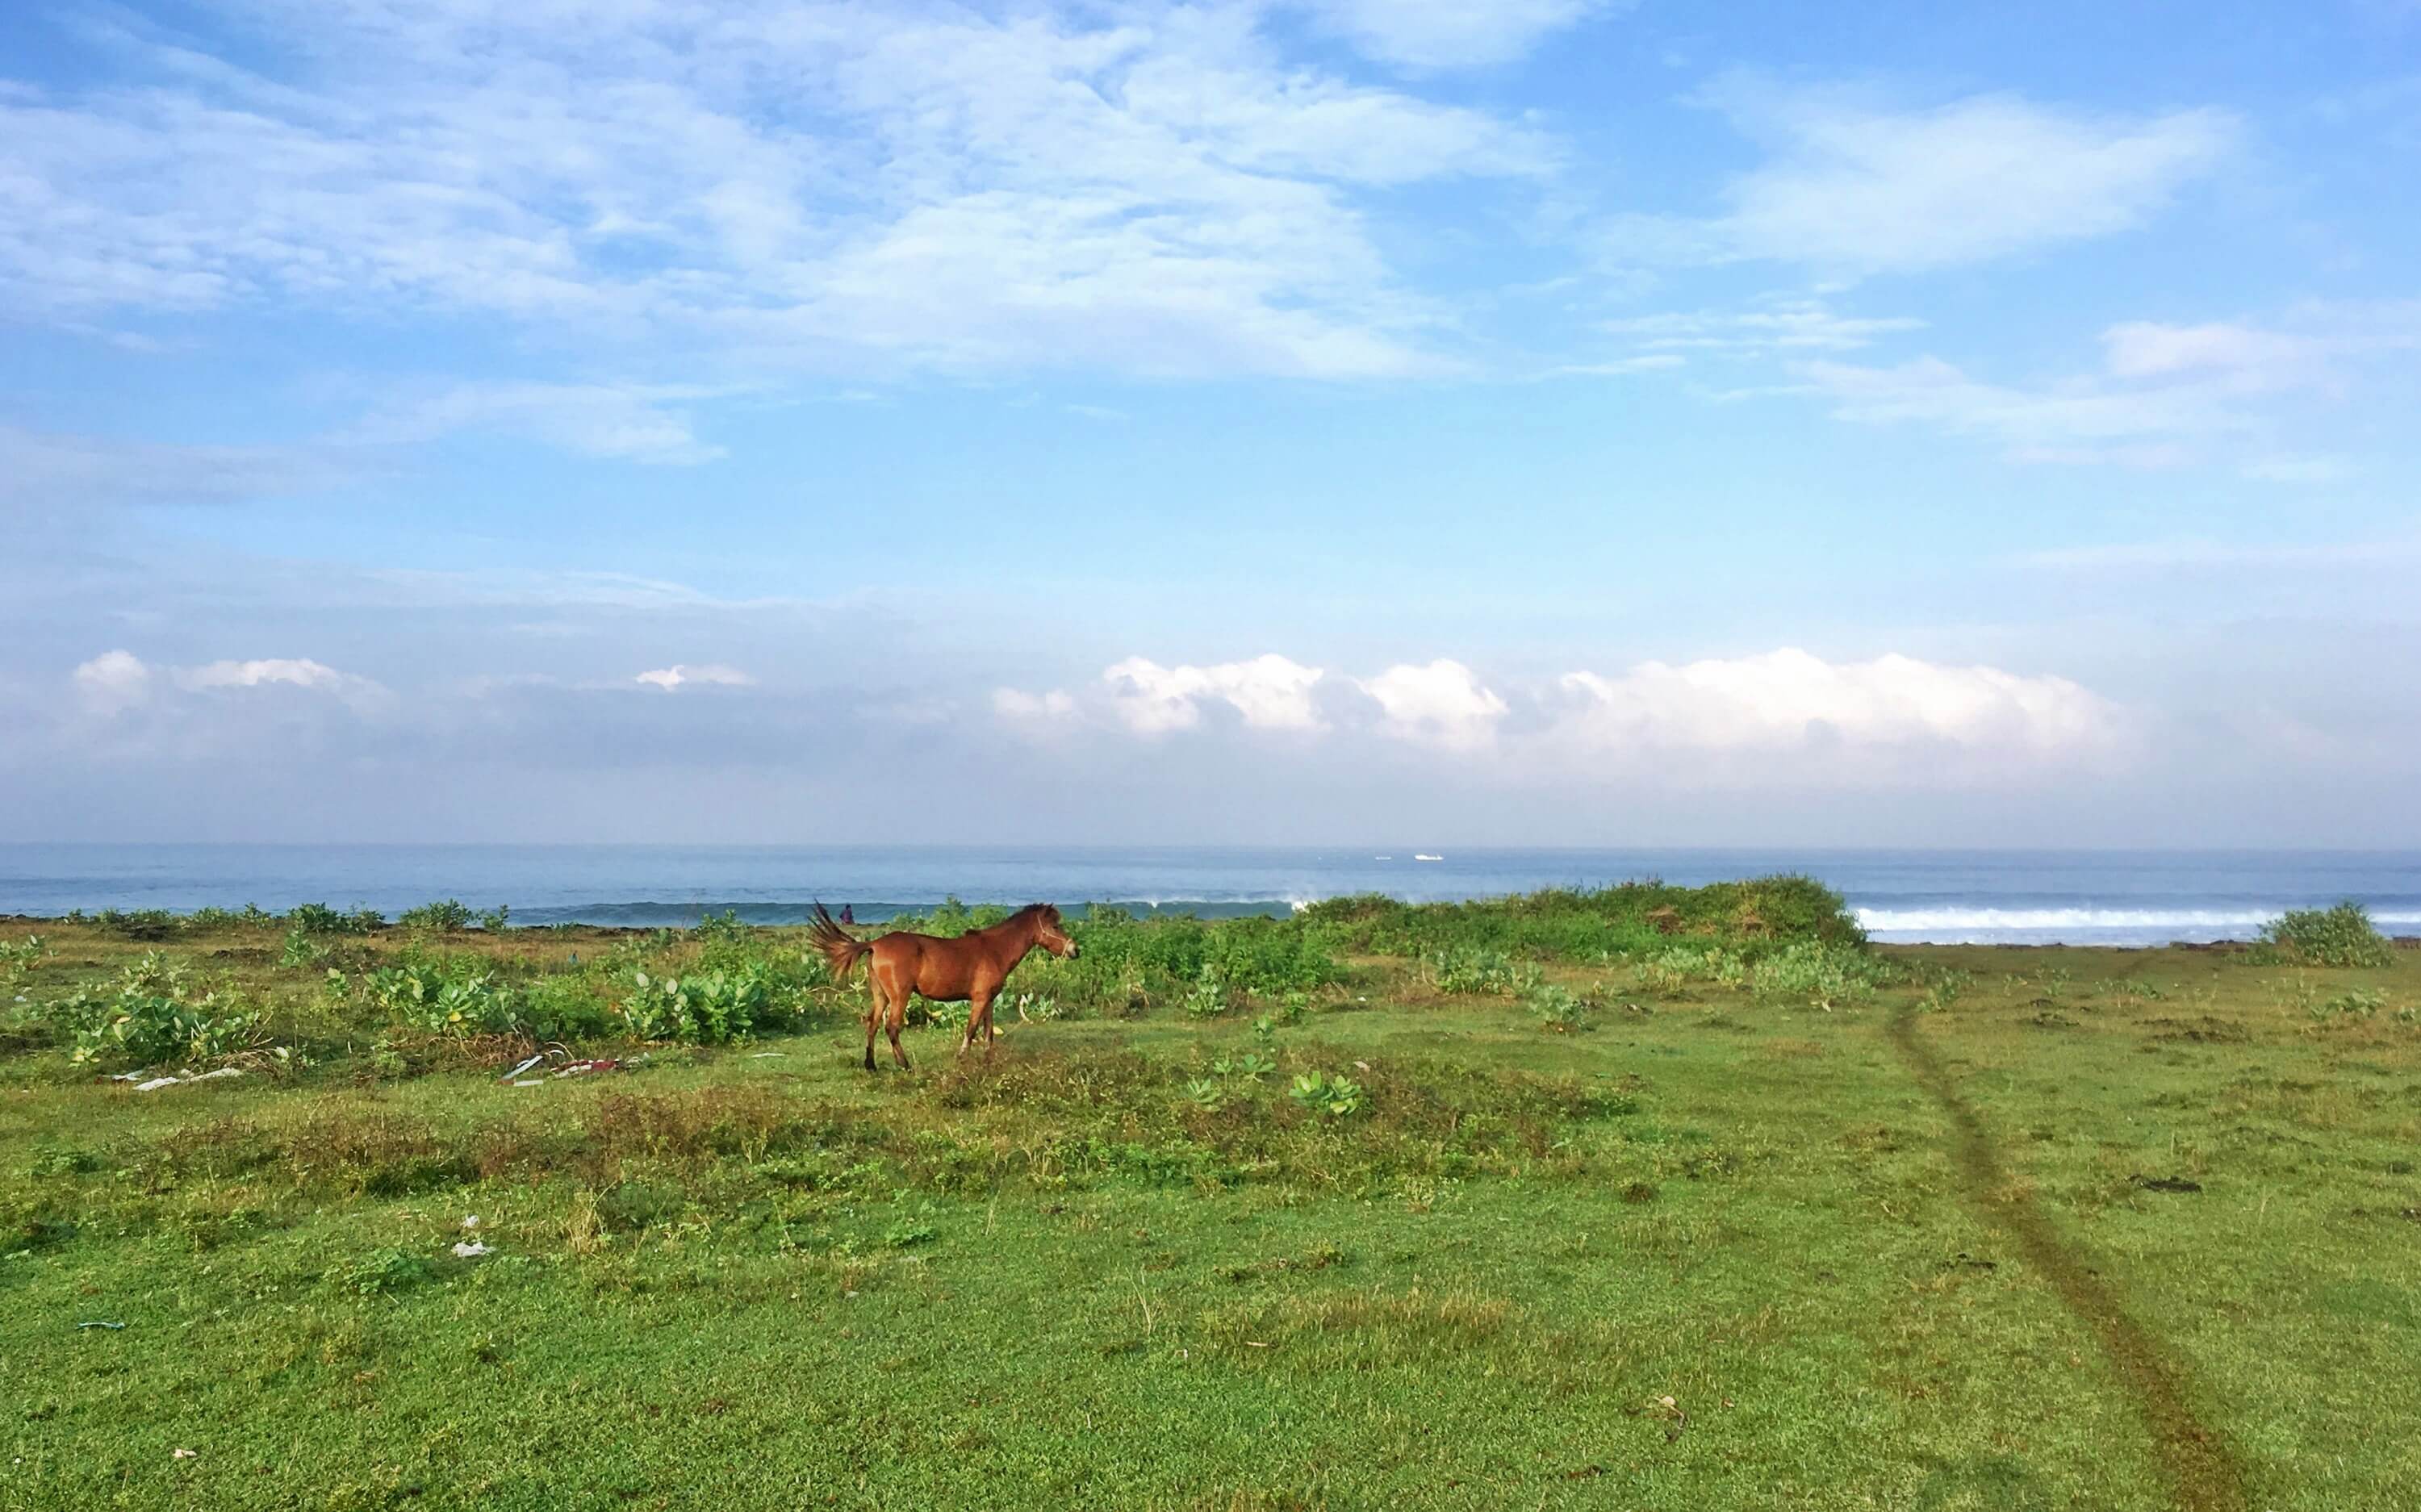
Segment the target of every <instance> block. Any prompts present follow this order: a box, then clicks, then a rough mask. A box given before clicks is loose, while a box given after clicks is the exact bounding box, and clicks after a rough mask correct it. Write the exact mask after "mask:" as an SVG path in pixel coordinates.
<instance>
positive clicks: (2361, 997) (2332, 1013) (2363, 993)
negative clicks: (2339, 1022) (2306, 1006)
mask: <svg viewBox="0 0 2421 1512" xmlns="http://www.w3.org/2000/svg"><path fill="white" fill-rule="evenodd" d="M2385 1006H2387V994H2386V993H2384V992H2375V991H2372V990H2368V989H2366V988H2359V987H2357V988H2354V989H2353V990H2351V991H2345V992H2339V993H2338V994H2337V995H2336V996H2335V997H2333V998H2330V999H2329V1000H2328V1001H2326V1002H2324V1003H2316V1004H2314V1005H2312V1017H2313V1018H2315V1019H2322V1020H2326V1019H2369V1018H2374V1017H2376V1016H2377V1015H2378V1013H2379V1010H2380V1009H2382V1008H2383V1007H2385Z"/></svg>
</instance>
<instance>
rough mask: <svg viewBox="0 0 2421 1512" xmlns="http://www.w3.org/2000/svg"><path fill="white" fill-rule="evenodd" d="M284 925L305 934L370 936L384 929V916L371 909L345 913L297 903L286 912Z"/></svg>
mask: <svg viewBox="0 0 2421 1512" xmlns="http://www.w3.org/2000/svg"><path fill="white" fill-rule="evenodd" d="M286 923H287V927H289V928H293V929H300V930H302V931H303V932H304V933H305V934H315V935H330V934H372V933H375V932H376V931H378V930H380V929H383V928H385V927H386V915H385V914H383V913H381V912H379V911H378V910H376V909H371V908H359V909H355V910H353V911H352V912H350V913H347V912H339V911H338V910H336V909H332V908H330V907H329V906H328V905H327V904H325V903H297V904H295V905H294V907H293V908H292V909H290V910H289V911H288V912H287V914H286Z"/></svg>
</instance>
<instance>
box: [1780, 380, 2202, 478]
mask: <svg viewBox="0 0 2421 1512" xmlns="http://www.w3.org/2000/svg"><path fill="white" fill-rule="evenodd" d="M1797 371H1798V372H1799V373H1801V374H1802V375H1803V376H1804V377H1805V378H1807V379H1808V380H1810V381H1811V382H1814V383H1815V384H1816V385H1817V387H1818V388H1819V389H1820V391H1821V392H1822V393H1824V394H1825V395H1827V396H1828V397H1830V398H1831V399H1832V400H1833V404H1834V412H1833V413H1835V414H1836V415H1838V416H1840V417H1841V418H1843V419H1847V420H1863V421H1868V422H1873V423H1879V424H1881V423H1890V422H1895V421H1909V420H1913V421H1922V422H1927V423H1930V424H1933V425H1937V426H1940V427H1942V428H1943V429H1947V430H1950V431H1952V432H1954V433H1957V434H1960V435H1972V436H1980V437H1983V438H1986V439H1988V440H1992V441H1997V442H1999V443H2001V444H2003V445H2005V446H2006V447H2007V448H2008V450H2009V452H2010V453H2011V455H2013V456H2015V457H2019V458H2022V459H2026V460H2043V461H2056V460H2095V459H2098V460H2113V461H2126V462H2132V463H2134V464H2136V465H2141V466H2163V465H2174V464H2175V463H2177V462H2179V461H2183V460H2186V459H2187V454H2186V453H2185V452H2183V451H2182V450H2180V449H2179V448H2177V447H2175V446H2174V445H2164V444H2161V443H2167V442H2172V441H2174V440H2175V439H2176V438H2179V437H2181V436H2193V435H2200V434H2204V433H2207V432H2209V431H2210V430H2213V429H2221V428H2223V427H2224V426H2225V425H2226V424H2227V417H2226V413H2225V412H2223V411H2222V410H2220V409H2219V408H2217V407H2216V406H2214V405H2213V404H2212V403H2211V402H2210V396H2209V395H2207V394H2205V393H2203V392H2201V391H2198V390H2195V389H2190V388H2175V387H2172V388H2114V387H2111V386H2108V385H2106V384H2103V383H2101V382H2096V381H2093V380H2084V381H2078V382H2066V383H2058V384H2052V385H2046V386H2042V387H2037V388H2021V387H2015V386H2011V385H2005V384H1995V383H1988V382H1982V381H1980V380H1977V379H1974V378H1970V377H1968V376H1967V375H1966V374H1965V373H1963V372H1961V371H1960V369H1958V368H1957V367H1954V366H1951V365H1950V364H1948V363H1946V362H1944V361H1943V360H1941V359H1940V358H1938V357H1919V358H1915V359H1913V360H1912V361H1909V362H1905V363H1900V364H1898V365H1896V366H1890V367H1866V366H1855V365H1852V364H1846V363H1835V362H1810V363H1805V364H1802V365H1800V366H1799V367H1798V368H1797Z"/></svg>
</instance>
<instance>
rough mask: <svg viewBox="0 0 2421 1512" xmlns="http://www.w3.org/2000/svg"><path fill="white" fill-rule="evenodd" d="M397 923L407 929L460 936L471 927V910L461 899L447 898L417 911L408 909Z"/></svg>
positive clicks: (424, 905) (422, 906) (424, 904)
mask: <svg viewBox="0 0 2421 1512" xmlns="http://www.w3.org/2000/svg"><path fill="white" fill-rule="evenodd" d="M395 922H396V923H398V924H400V925H402V926H403V927H405V928H407V929H417V930H426V931H429V932H431V933H436V934H458V933H460V932H461V931H462V930H464V929H467V928H469V927H471V908H470V905H469V904H467V903H464V902H463V901H462V900H461V899H460V898H455V897H445V898H440V899H438V900H437V901H436V902H434V903H423V904H421V905H420V906H419V907H418V908H416V909H406V910H404V911H403V913H402V914H401V916H400V917H398V919H397V920H396V921H395Z"/></svg>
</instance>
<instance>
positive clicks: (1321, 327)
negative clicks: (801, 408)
mask: <svg viewBox="0 0 2421 1512" xmlns="http://www.w3.org/2000/svg"><path fill="white" fill-rule="evenodd" d="M257 4H258V7H259V8H261V9H262V10H263V11H264V12H265V16H264V18H263V19H265V20H266V21H267V22H268V23H272V24H273V25H274V27H275V28H276V30H277V32H278V34H279V36H280V37H281V39H282V41H283V43H284V44H285V45H282V46H281V47H280V48H278V49H274V50H272V51H271V52H270V53H267V54H262V55H260V56H262V57H265V58H269V59H271V60H272V61H269V62H267V63H265V64H262V65H260V66H262V67H265V68H268V69H269V70H272V71H271V72H268V73H256V72H252V71H249V70H247V69H245V68H243V67H239V66H237V65H234V64H231V63H227V62H223V61H221V60H218V59H215V58H211V57H207V56H203V55H200V54H197V53H195V52H193V51H192V50H191V49H190V48H189V47H187V46H184V45H182V44H179V43H172V42H168V41H165V40H163V39H161V38H159V37H158V36H154V35H148V34H146V33H145V32H144V31H143V30H142V24H143V23H139V22H135V21H128V22H127V23H125V24H124V26H123V27H122V28H121V29H120V31H119V32H118V34H117V43H118V45H119V47H120V48H121V49H122V51H123V54H124V57H125V61H126V63H127V64H128V72H127V77H129V78H131V79H133V80H134V81H138V82H134V83H130V84H127V85H125V86H121V87H115V88H111V89H109V90H106V91H102V90H91V91H86V90H80V89H78V88H76V87H75V86H28V85H18V86H9V87H8V89H7V90H6V91H5V92H0V302H5V303H6V304H8V306H9V307H11V308H13V309H16V310H19V311H22V312H25V313H28V314H31V315H33V316H35V317H37V318H49V319H52V320H57V321H60V322H62V323H83V324H89V323H90V320H91V319H92V318H93V317H95V316H96V315H100V314H105V313H107V312H110V311H121V310H133V311H192V310H208V309H215V308H223V307H227V306H232V305H237V304H244V303H246V302H254V301H275V302H279V303H281V304H291V305H300V306H311V307H318V308H323V309H334V310H337V311H340V312H345V313H359V314H362V315H364V316H367V317H373V318H376V319H378V320H390V319H392V318H393V315H394V312H395V311H396V310H397V309H398V306H419V307H424V308H430V309H434V310H436V311H438V312H440V313H444V314H447V315H460V316H468V317H472V318H476V319H497V318H501V319H502V320H506V321H508V322H514V323H519V324H523V325H528V326H533V327H537V328H539V329H541V330H543V331H545V332H548V333H552V334H563V335H575V336H577V337H578V338H579V339H580V340H581V341H583V342H584V343H586V344H588V345H589V346H590V347H591V348H592V349H601V348H605V347H609V346H613V345H617V344H618V345H620V346H622V347H623V348H625V349H626V350H628V351H633V352H634V353H637V352H644V353H647V354H648V355H650V356H653V357H657V358H659V359H660V360H674V359H677V358H678V357H679V356H681V355H683V354H688V355H693V356H694V355H695V354H696V353H698V352H699V351H708V352H711V353H715V354H720V355H723V356H726V357H744V358H747V359H750V360H752V361H772V362H776V363H782V364H790V365H804V366H811V367H819V368H834V369H848V370H864V371H870V372H875V373H889V372H894V371H898V370H900V369H902V368H918V367H940V368H945V369H952V370H986V369H999V368H1020V367H1034V366H1105V367H1110V368H1115V369H1117V370H1122V371H1140V372H1150V373H1179V374H1182V373H1206V372H1208V373H1233V372H1246V373H1268V374H1279V375H1301V376H1311V377H1322V378H1339V377H1347V378H1350V377H1367V376H1376V375H1390V374H1400V373H1414V372H1425V371H1433V370H1438V369H1439V368H1441V367H1442V366H1446V364H1445V360H1444V359H1442V358H1440V357H1439V356H1438V355H1437V354H1436V353H1434V352H1433V351H1429V345H1430V343H1431V341H1432V339H1433V338H1434V337H1436V336H1437V335H1439V334H1440V333H1441V332H1443V331H1444V330H1445V329H1446V324H1445V321H1444V320H1442V319H1441V318H1440V317H1439V316H1438V315H1437V313H1436V312H1434V311H1431V310H1429V309H1428V308H1427V307H1426V306H1425V305H1424V304H1422V302H1420V301H1419V300H1417V299H1414V298H1413V297H1412V296H1410V295H1408V294H1406V293H1405V292H1404V291H1403V290H1402V289H1401V288H1399V287H1398V285H1397V283H1396V280H1395V279H1394V278H1393V276H1392V275H1391V272H1390V269H1389V268H1388V266H1387V264H1386V261H1385V259H1384V258H1383V257H1382V255H1381V253H1380V251H1379V246H1380V241H1379V239H1378V238H1377V237H1376V236H1375V235H1374V234H1373V231H1372V228H1371V226H1370V225H1369V219H1370V216H1371V214H1372V213H1373V212H1374V210H1377V209H1380V208H1382V207H1381V206H1379V205H1378V204H1377V202H1376V201H1374V200H1373V199H1372V198H1371V197H1370V195H1369V194H1368V193H1367V192H1368V191H1372V190H1376V189H1382V188H1384V187H1387V186H1393V185H1399V184H1405V183H1410V182H1414V181H1416V180H1421V179H1433V178H1437V177H1441V176H1471V175H1480V176H1491V177H1505V178H1512V179H1527V178H1532V177H1535V176H1537V175H1539V174H1540V173H1542V172H1544V171H1546V170H1547V169H1549V168H1550V167H1551V166H1552V164H1553V161H1554V148H1553V147H1552V146H1551V145H1550V144H1549V143H1548V142H1547V141H1546V140H1545V138H1543V137H1542V136H1541V135H1540V134H1539V132H1536V131H1535V130H1533V129H1532V128H1530V127H1528V126H1526V125H1523V124H1521V123H1519V122H1516V121H1508V120H1507V119H1504V118H1501V117H1497V116H1495V115H1493V114H1491V113H1489V112H1486V111H1482V110H1476V109H1473V108H1470V107H1467V106H1463V105H1459V104H1451V103H1440V102H1435V101H1428V100H1424V99H1421V98H1419V97H1417V96H1415V95H1414V94H1412V93H1409V92H1406V91H1405V90H1402V89H1390V88H1381V87H1374V86H1367V85H1361V84H1355V83H1351V82H1349V81H1347V80H1345V79H1343V78H1340V77H1337V76H1335V75H1334V74H1332V73H1328V72H1323V71H1322V70H1318V69H1311V68H1304V67H1300V66H1294V65H1291V64H1289V63H1288V62H1286V61H1284V60H1283V59H1282V58H1281V56H1280V55H1279V54H1278V52H1277V48H1276V44H1275V43H1274V42H1273V40H1272V39H1271V38H1270V37H1269V36H1266V35H1264V34H1263V33H1262V32H1261V31H1260V29H1259V26H1260V23H1261V22H1262V20H1263V19H1264V17H1263V16H1262V15H1261V14H1260V13H1258V12H1257V11H1255V10H1254V9H1253V8H1250V7H1245V8H1230V7H1219V8H1195V7H1188V6H1158V5H1146V6H1137V7H1132V8H1120V9H1118V10H1117V11H1115V12H1112V13H1110V14H1109V15H1108V16H1107V17H1104V16H1102V15H1100V14H1095V13H1092V12H1074V11H1069V12H1060V11H1052V10H1036V9H1026V8H1018V9H1015V10H1012V11H1010V12H1008V13H1006V14H1001V15H997V16H994V15H987V14H984V13H983V12H981V11H979V10H976V9H974V8H891V7H833V8H798V7H794V6H790V5H787V4H774V3H771V0H765V3H750V4H739V5H734V6H728V7H718V8H710V9H707V10H699V9H695V8H689V7H685V6H680V5H675V4H659V3H655V0H625V3H621V4H617V5H615V6H611V7H603V8H598V7H589V8H582V10H581V14H580V18H579V22H580V23H579V25H578V26H577V27H573V28H567V27H566V26H564V25H563V24H562V20H563V16H562V13H561V12H560V11H559V10H558V8H554V7H551V6H541V7H539V8H527V7H508V6H504V5H486V4H469V3H464V4H455V5H448V6H444V7H416V8H394V7H390V6H386V5H373V4H358V5H340V6H327V7H294V6H289V5H286V4H283V3H281V0H257ZM1579 9H1580V7H1579V6H1577V5H1575V4H1572V3H1570V0H1523V4H1520V5H1516V6H1513V7H1510V8H1502V10H1503V13H1502V14H1499V13H1498V12H1499V10H1500V8H1473V10H1474V14H1472V15H1470V16H1462V15H1459V14H1458V8H1445V7H1425V6H1414V5H1380V4H1376V3H1374V0H1356V3H1352V4H1348V5H1345V6H1343V7H1342V8H1340V9H1339V11H1338V23H1339V24H1341V25H1345V26H1347V27H1349V29H1351V32H1352V34H1353V35H1354V36H1356V37H1362V38H1367V39H1369V45H1372V46H1374V47H1384V48H1386V49H1387V50H1388V55H1396V56H1406V57H1410V56H1414V55H1421V54H1423V53H1424V52H1425V51H1429V50H1436V49H1445V50H1449V51H1452V52H1454V53H1455V54H1457V55H1458V56H1459V58H1460V59H1471V58H1474V57H1476V56H1477V55H1480V54H1482V53H1484V52H1485V51H1486V50H1488V49H1491V48H1502V47H1509V46H1514V45H1517V44H1519V43H1520V42H1521V41H1522V39H1526V38H1533V37H1535V36H1537V35H1539V33H1540V32H1541V31H1542V30H1543V29H1545V28H1547V27H1549V26H1551V25H1554V24H1557V23H1560V22H1561V21H1563V20H1568V19H1570V16H1571V15H1574V14H1577V13H1578V11H1579ZM1482 10H1484V11H1485V12H1487V13H1486V14H1485V15H1480V14H1478V13H1477V12H1479V11H1482ZM1424 39H1427V40H1424ZM493 397H498V398H500V399H502V400H504V401H505V402H506V405H507V407H508V409H514V410H518V411H519V412H520V413H521V414H522V416H523V423H524V424H527V425H530V426H533V427H535V428H537V429H540V430H541V431H546V432H561V434H562V439H565V440H566V441H567V442H568V443H569V444H572V445H574V446H576V447H580V448H583V449H588V450H594V451H599V452H601V454H604V455H612V456H635V457H640V458H644V459H647V460H696V458H697V457H698V456H699V455H700V453H701V450H702V449H701V448H700V447H699V446H698V444H697V443H696V442H695V440H694V438H692V437H690V436H689V435H688V434H687V428H686V425H685V423H684V422H682V421H681V420H680V419H679V417H678V416H677V415H674V414H669V413H665V412H664V410H663V409H662V406H661V405H660V404H659V403H656V402H654V401H651V400H649V399H648V398H647V397H646V396H644V395H637V396H633V395H631V394H628V393H626V392H623V391H619V390H608V391H604V392H598V391H594V390H588V391H581V392H577V393H573V392H562V393H555V394H544V393H538V394H526V395H522V396H518V397H517V396H515V395H514V394H512V393H510V392H500V393H498V394H497V395H495V396H493ZM523 401H526V402H523ZM567 406H570V409H569V411H567V408H566V407H567Z"/></svg>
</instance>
